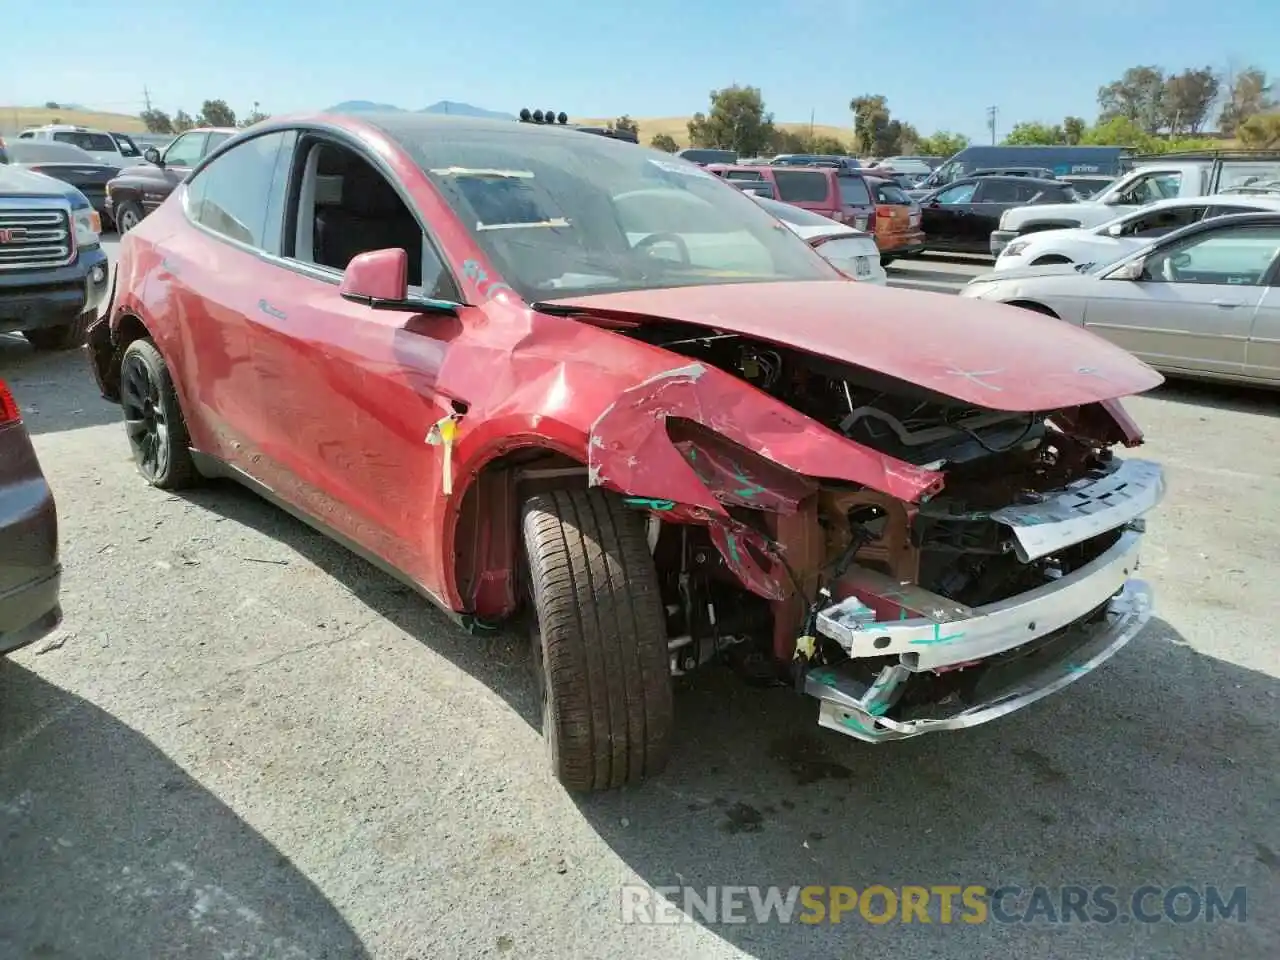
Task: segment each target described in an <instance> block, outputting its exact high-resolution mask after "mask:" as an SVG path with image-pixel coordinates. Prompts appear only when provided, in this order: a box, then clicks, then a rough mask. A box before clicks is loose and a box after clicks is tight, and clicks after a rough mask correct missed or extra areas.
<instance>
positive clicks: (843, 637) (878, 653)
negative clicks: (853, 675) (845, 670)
mask: <svg viewBox="0 0 1280 960" xmlns="http://www.w3.org/2000/svg"><path fill="white" fill-rule="evenodd" d="M1141 542H1142V534H1140V533H1138V532H1137V531H1134V530H1126V531H1124V532H1123V533H1121V534H1120V538H1119V539H1118V540H1117V541H1116V542H1115V543H1114V544H1113V545H1112V546H1111V547H1110V548H1109V549H1108V550H1106V551H1105V552H1103V553H1102V554H1101V555H1099V556H1098V557H1097V558H1096V559H1094V560H1093V561H1092V562H1090V563H1087V564H1085V565H1084V566H1083V567H1081V568H1080V569H1078V570H1074V571H1072V572H1071V573H1069V574H1067V575H1066V576H1063V577H1060V578H1059V579H1057V580H1052V581H1050V582H1048V583H1046V584H1044V585H1043V586H1040V587H1036V588H1035V589H1034V590H1028V591H1026V592H1025V593H1020V594H1017V595H1016V596H1013V597H1010V598H1009V599H1007V600H1000V601H997V602H996V603H990V604H987V605H985V606H981V607H974V608H972V609H969V608H962V609H964V615H962V616H959V617H956V616H946V615H945V614H948V613H951V612H952V611H947V610H943V609H939V610H938V611H937V613H934V614H933V616H926V617H914V618H912V619H909V620H896V621H868V620H866V619H864V618H863V617H864V615H865V612H866V611H867V608H866V607H865V606H864V605H863V604H862V603H861V602H860V601H859V600H858V599H857V598H856V597H854V598H850V599H848V600H843V601H841V602H839V603H837V604H834V605H832V606H830V607H828V608H827V609H825V610H823V611H822V612H821V613H819V614H818V632H819V633H821V634H823V635H824V636H826V637H830V638H831V639H832V640H834V641H836V642H837V643H839V644H840V646H842V647H843V648H844V649H845V651H846V652H847V653H848V654H849V656H850V657H854V658H865V657H886V656H895V655H896V656H897V657H898V659H899V662H900V663H901V664H902V666H903V667H905V668H906V669H907V670H908V671H911V672H919V671H924V670H936V669H938V668H939V667H947V666H952V665H956V664H962V663H970V662H972V661H974V660H981V659H982V658H984V657H990V656H993V655H995V654H997V653H1003V652H1004V651H1006V650H1010V649H1012V648H1014V647H1018V646H1021V645H1022V644H1025V643H1029V642H1030V641H1032V640H1035V639H1037V638H1039V637H1044V636H1048V635H1049V634H1051V633H1053V632H1055V631H1057V630H1061V629H1062V628H1063V627H1065V626H1067V625H1068V624H1070V623H1072V622H1073V621H1075V620H1078V619H1080V618H1081V617H1083V616H1084V615H1085V614H1087V613H1088V612H1089V611H1091V610H1094V609H1096V608H1098V607H1100V606H1102V605H1103V604H1104V603H1106V601H1107V598H1108V597H1110V596H1112V595H1113V594H1114V593H1116V591H1117V590H1119V589H1120V588H1121V587H1123V586H1124V584H1125V582H1126V581H1127V580H1128V579H1129V577H1130V576H1131V575H1132V574H1133V573H1134V572H1135V571H1136V570H1137V569H1138V554H1139V547H1140V546H1141ZM938 599H939V601H940V602H939V606H940V607H941V606H942V605H943V603H944V602H945V601H943V600H942V598H938ZM938 614H944V616H938ZM935 617H936V619H935Z"/></svg>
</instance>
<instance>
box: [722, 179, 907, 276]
mask: <svg viewBox="0 0 1280 960" xmlns="http://www.w3.org/2000/svg"><path fill="white" fill-rule="evenodd" d="M706 170H707V171H708V172H710V173H713V174H715V175H716V176H718V177H721V178H723V179H725V180H728V181H729V182H730V183H733V184H734V185H735V186H739V187H741V188H743V189H746V190H752V189H755V188H756V186H757V185H759V186H760V187H763V188H765V189H764V190H763V191H762V192H763V193H764V194H765V195H767V196H769V197H772V198H774V199H777V200H780V201H782V202H783V203H786V204H791V205H793V206H796V207H799V208H800V209H802V210H807V211H809V212H810V213H816V214H820V215H821V216H823V217H826V218H828V219H830V220H834V221H836V222H838V223H842V224H845V225H846V226H849V227H853V228H854V229H855V230H863V231H866V232H867V233H870V234H871V235H872V236H874V237H875V243H876V245H877V247H878V248H879V250H880V260H881V265H882V266H884V265H887V264H888V263H890V262H891V261H892V260H893V259H894V258H895V257H899V256H904V255H906V254H910V253H914V252H916V251H918V250H920V249H922V246H923V241H924V231H923V230H922V229H921V225H920V211H919V208H918V207H916V205H915V204H914V203H913V202H912V200H911V199H910V198H909V197H908V196H907V195H906V193H905V192H904V191H903V190H902V189H901V188H900V187H899V186H898V185H897V184H896V183H894V182H893V181H891V180H887V179H885V178H882V177H877V176H873V173H874V171H871V170H862V169H853V168H849V167H842V166H835V165H830V166H827V165H817V164H808V163H806V164H799V163H796V164H791V163H783V164H768V165H760V166H747V165H742V164H732V165H730V164H709V165H707V167H706Z"/></svg>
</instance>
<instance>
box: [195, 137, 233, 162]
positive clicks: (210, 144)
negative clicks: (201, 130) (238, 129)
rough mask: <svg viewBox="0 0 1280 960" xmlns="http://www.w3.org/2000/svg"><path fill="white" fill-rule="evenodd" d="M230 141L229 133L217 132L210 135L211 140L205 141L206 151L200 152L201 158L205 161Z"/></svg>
mask: <svg viewBox="0 0 1280 960" xmlns="http://www.w3.org/2000/svg"><path fill="white" fill-rule="evenodd" d="M229 139H231V134H229V133H217V132H215V133H211V134H209V139H208V140H206V141H205V144H204V149H203V150H201V151H200V158H201V159H202V160H203V159H204V158H205V157H207V156H208V155H209V154H211V153H213V151H214V150H216V149H218V147H220V146H221V145H222V144H223V143H225V142H226V141H227V140H229Z"/></svg>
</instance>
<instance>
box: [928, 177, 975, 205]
mask: <svg viewBox="0 0 1280 960" xmlns="http://www.w3.org/2000/svg"><path fill="white" fill-rule="evenodd" d="M977 189H978V185H977V184H976V183H958V184H956V185H955V186H954V187H948V188H947V189H946V190H943V191H942V192H941V193H940V194H938V195H937V196H936V197H934V198H933V199H934V200H935V201H937V202H938V203H940V204H942V205H943V206H951V205H953V204H957V203H969V202H971V201H972V200H973V194H974V192H975V191H977Z"/></svg>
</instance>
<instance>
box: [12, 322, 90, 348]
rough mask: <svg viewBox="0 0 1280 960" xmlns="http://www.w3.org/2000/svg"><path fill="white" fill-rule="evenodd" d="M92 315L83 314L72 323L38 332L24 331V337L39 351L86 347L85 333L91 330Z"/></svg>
mask: <svg viewBox="0 0 1280 960" xmlns="http://www.w3.org/2000/svg"><path fill="white" fill-rule="evenodd" d="M90 319H91V317H90V315H89V314H87V313H82V314H80V316H78V317H76V318H75V319H74V320H72V321H71V322H70V323H60V324H58V325H57V326H56V327H40V328H39V329H38V330H24V331H22V335H23V336H24V337H26V338H27V343H29V344H31V346H32V347H34V348H35V349H37V350H74V349H75V348H76V347H82V346H84V335H85V331H87V330H88V329H89V320H90Z"/></svg>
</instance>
